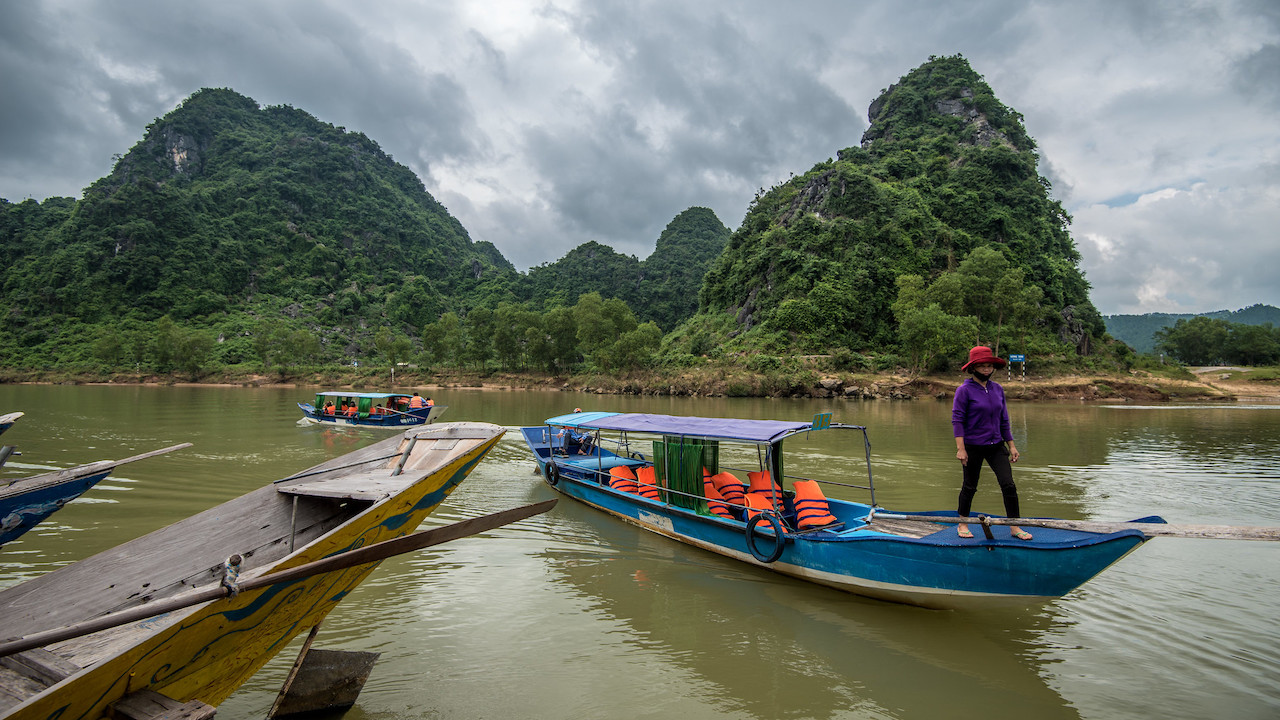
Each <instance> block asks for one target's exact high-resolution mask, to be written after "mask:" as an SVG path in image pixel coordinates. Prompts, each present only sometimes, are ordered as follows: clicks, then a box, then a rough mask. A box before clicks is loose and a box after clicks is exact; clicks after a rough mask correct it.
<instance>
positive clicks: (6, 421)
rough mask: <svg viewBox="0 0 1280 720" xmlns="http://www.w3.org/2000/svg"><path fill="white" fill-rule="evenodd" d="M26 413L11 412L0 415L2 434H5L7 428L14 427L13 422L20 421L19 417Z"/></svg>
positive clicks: (0, 432) (0, 430)
mask: <svg viewBox="0 0 1280 720" xmlns="http://www.w3.org/2000/svg"><path fill="white" fill-rule="evenodd" d="M24 414H25V413H20V412H11V413H6V414H4V415H0V434H3V433H4V431H5V430H8V429H9V428H11V427H13V424H14V423H16V422H18V418H20V417H22V416H23V415H24Z"/></svg>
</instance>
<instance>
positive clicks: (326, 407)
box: [324, 400, 333, 415]
mask: <svg viewBox="0 0 1280 720" xmlns="http://www.w3.org/2000/svg"><path fill="white" fill-rule="evenodd" d="M324 414H325V415H332V414H333V401H332V400H330V401H329V402H327V403H325V404H324Z"/></svg>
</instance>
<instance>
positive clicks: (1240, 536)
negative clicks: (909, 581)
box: [873, 513, 1280, 541]
mask: <svg viewBox="0 0 1280 720" xmlns="http://www.w3.org/2000/svg"><path fill="white" fill-rule="evenodd" d="M882 518H883V519H885V520H919V521H925V522H932V523H951V524H959V523H964V524H968V525H981V524H983V523H984V522H986V523H988V524H990V525H1017V526H1019V527H1042V528H1053V529H1055V530H1076V531H1078V532H1088V533H1102V534H1107V533H1114V532H1121V531H1123V530H1137V531H1138V532H1140V533H1142V534H1143V535H1146V536H1147V537H1182V538H1201V539H1207V540H1273V541H1274V540H1280V527H1253V526H1233V525H1169V524H1165V523H1138V522H1095V521H1091V520H1058V519H1056V518H995V517H985V518H984V517H982V516H977V515H975V516H973V517H960V516H958V515H900V514H897V513H876V515H875V519H874V520H873V522H874V524H876V525H879V524H880V523H881V519H882Z"/></svg>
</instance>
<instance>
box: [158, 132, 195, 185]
mask: <svg viewBox="0 0 1280 720" xmlns="http://www.w3.org/2000/svg"><path fill="white" fill-rule="evenodd" d="M161 135H162V141H163V142H164V149H165V152H164V154H165V157H168V158H169V159H170V160H171V161H173V173H174V174H175V175H194V174H197V173H198V172H199V171H200V148H199V147H198V146H197V144H196V141H195V138H192V137H191V136H189V135H183V134H181V133H178V132H175V131H174V130H173V128H165V129H164V132H163V133H161Z"/></svg>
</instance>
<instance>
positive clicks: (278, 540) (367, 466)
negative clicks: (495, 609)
mask: <svg viewBox="0 0 1280 720" xmlns="http://www.w3.org/2000/svg"><path fill="white" fill-rule="evenodd" d="M504 432H505V430H504V429H503V428H502V427H499V426H497V425H491V424H487V423H442V424H437V425H430V426H425V427H419V428H413V429H410V430H407V431H405V432H404V433H403V434H401V435H398V436H397V437H393V438H389V439H387V440H384V441H382V442H379V443H376V444H374V445H370V446H368V447H366V448H363V449H361V450H357V451H355V452H353V453H350V454H348V455H344V456H342V457H339V458H335V459H333V460H330V461H328V462H326V463H323V464H321V465H317V466H315V467H314V468H311V469H310V470H307V471H304V472H301V473H298V474H296V475H292V476H290V477H288V478H284V479H282V480H277V481H276V482H274V483H272V484H270V485H267V486H266V487H263V488H260V489H258V490H255V491H253V492H250V493H247V494H245V495H242V496H240V497H239V498H236V499H234V500H231V501H229V502H226V503H224V504H222V505H219V506H217V507H214V508H212V509H210V510H206V511H205V512H202V513H199V514H197V515H193V516H192V517H190V518H187V519H185V520H182V521H180V522H178V523H176V524H174V525H170V526H169V527H167V528H162V529H160V530H157V531H155V532H153V533H150V534H148V535H145V536H143V537H140V538H138V539H136V540H132V541H130V542H127V543H125V544H123V545H120V546H117V547H116V548H113V549H111V550H107V551H105V552H102V553H99V554H97V555H94V556H93V557H90V558H87V559H85V560H81V561H79V562H77V563H74V564H72V565H68V566H66V567H63V568H60V569H58V570H55V571H54V572H51V573H49V574H47V575H43V576H41V577H38V578H35V579H34V580H30V581H28V582H25V583H22V584H21V585H17V586H14V587H11V588H8V589H6V590H4V591H2V592H0V635H4V636H5V637H22V636H31V635H38V634H39V633H41V632H45V631H48V630H50V629H52V628H58V627H62V626H67V625H71V624H74V623H80V622H83V621H85V620H87V619H90V618H95V617H99V616H102V615H105V614H107V613H115V612H118V611H122V610H129V609H135V608H138V607H142V606H145V605H147V604H148V603H157V604H158V603H159V602H162V601H169V600H171V599H176V598H178V597H180V596H182V595H184V594H188V593H194V592H196V591H199V590H201V589H204V590H203V591H206V592H207V589H208V588H209V587H211V586H212V587H214V588H216V587H218V585H219V584H220V583H223V582H225V581H227V577H226V568H227V565H228V561H229V559H230V558H231V556H233V555H239V556H240V558H242V562H241V565H240V572H239V580H240V581H241V582H242V583H244V584H245V586H246V587H248V586H250V585H252V586H253V587H254V589H252V590H245V591H243V592H239V593H238V594H235V595H232V596H230V597H225V598H221V599H217V600H212V601H208V602H202V603H200V604H197V605H194V606H191V607H188V608H184V609H181V610H175V611H171V612H167V613H164V614H160V615H157V616H153V617H149V618H147V619H144V620H141V621H137V622H132V623H129V624H125V625H121V626H119V627H115V628H111V629H107V630H102V631H99V632H96V633H93V634H90V635H85V636H83V637H77V638H74V639H69V640H62V641H58V642H53V643H51V644H49V645H46V646H44V647H40V648H35V649H31V650H24V651H22V652H19V653H16V654H13V655H9V656H7V657H3V658H0V718H5V720H10V719H13V720H17V719H19V718H21V719H23V720H37V719H38V720H51V719H53V718H58V719H59V720H91V719H93V718H99V717H103V716H104V715H108V714H109V713H110V712H111V710H110V708H111V706H112V704H113V703H116V702H117V701H119V700H120V699H121V698H123V697H125V696H127V695H130V694H133V693H138V692H139V691H154V692H158V693H161V694H163V695H164V696H166V697H168V698H172V699H174V700H178V701H181V702H189V701H194V700H199V701H202V702H204V703H207V704H209V705H217V704H219V703H221V702H222V701H223V700H225V699H226V698H227V697H228V696H229V695H231V693H232V692H234V691H235V689H236V688H238V687H239V686H240V685H241V684H242V683H243V682H245V681H246V680H247V679H248V678H249V677H250V676H252V675H253V674H254V672H256V671H257V670H258V668H260V667H262V665H263V664H264V663H266V661H267V660H268V659H269V658H270V657H271V656H272V655H274V654H275V653H276V652H278V651H279V650H281V649H282V648H283V647H284V646H285V645H286V644H287V643H288V642H289V641H290V640H291V639H292V638H293V637H294V636H295V635H297V634H298V633H299V632H300V631H304V630H306V629H308V628H310V627H312V626H314V625H316V624H317V623H319V622H320V620H321V619H323V618H324V617H325V615H326V614H327V613H329V611H331V610H333V608H334V607H335V606H336V605H337V604H338V602H339V601H340V600H342V598H344V597H345V596H346V595H347V594H348V593H350V592H351V591H352V590H353V589H354V588H355V587H356V586H357V585H358V584H359V583H360V582H361V581H362V580H364V579H365V577H367V576H368V575H369V573H370V572H372V571H373V569H374V568H375V567H377V563H376V562H375V563H372V564H367V565H359V566H356V567H351V568H348V569H342V570H335V571H332V572H324V573H321V574H317V575H312V576H310V577H305V578H293V579H286V580H284V581H282V582H278V583H274V584H269V585H265V586H262V587H259V585H260V584H261V583H260V582H259V581H261V580H263V579H264V576H270V575H272V574H275V573H278V572H280V571H283V570H285V569H286V568H295V567H298V566H300V565H303V564H306V563H310V562H312V561H316V560H319V559H322V558H326V557H329V556H332V555H335V554H337V553H343V552H346V551H349V550H353V549H355V548H359V547H363V546H366V545H370V544H373V543H377V542H381V541H384V540H388V539H391V538H396V537H399V536H402V535H406V534H407V533H409V532H411V531H413V529H414V528H416V527H417V526H418V524H419V523H421V522H422V520H423V519H424V518H426V516H427V515H428V514H430V513H431V511H432V510H434V509H435V508H436V507H437V506H438V505H439V504H440V503H441V502H442V501H443V500H444V499H445V498H446V497H447V496H448V495H449V494H450V493H451V492H452V491H453V490H454V489H455V488H456V487H457V486H458V484H459V483H461V482H462V481H463V479H465V478H466V477H467V475H468V474H470V472H471V471H472V470H473V469H474V468H475V467H476V465H477V464H478V463H479V462H480V461H481V459H483V458H484V457H485V455H486V454H487V453H488V452H489V450H491V449H492V448H493V447H494V445H496V444H497V442H498V439H499V438H500V437H501V436H502V434H503V433H504ZM250 581H252V582H250Z"/></svg>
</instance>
